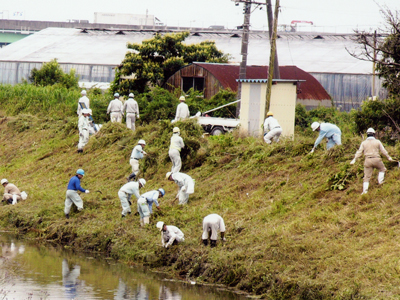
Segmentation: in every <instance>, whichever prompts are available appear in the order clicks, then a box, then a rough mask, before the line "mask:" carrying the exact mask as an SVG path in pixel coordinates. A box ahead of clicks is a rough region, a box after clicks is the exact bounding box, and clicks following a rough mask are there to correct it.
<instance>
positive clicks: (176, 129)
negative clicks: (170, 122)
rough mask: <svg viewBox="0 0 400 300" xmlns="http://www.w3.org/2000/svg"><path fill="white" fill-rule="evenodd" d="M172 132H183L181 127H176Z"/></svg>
mask: <svg viewBox="0 0 400 300" xmlns="http://www.w3.org/2000/svg"><path fill="white" fill-rule="evenodd" d="M172 132H173V133H176V132H181V130H180V129H179V127H174V129H172Z"/></svg>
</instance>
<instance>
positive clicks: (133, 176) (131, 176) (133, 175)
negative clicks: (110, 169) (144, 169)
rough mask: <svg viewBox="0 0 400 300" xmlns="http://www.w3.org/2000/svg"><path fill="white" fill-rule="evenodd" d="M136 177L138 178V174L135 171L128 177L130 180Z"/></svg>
mask: <svg viewBox="0 0 400 300" xmlns="http://www.w3.org/2000/svg"><path fill="white" fill-rule="evenodd" d="M135 179H136V174H135V173H132V174H131V175H129V177H128V182H129V181H131V180H135Z"/></svg>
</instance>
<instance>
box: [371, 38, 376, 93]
mask: <svg viewBox="0 0 400 300" xmlns="http://www.w3.org/2000/svg"><path fill="white" fill-rule="evenodd" d="M375 68H376V30H375V32H374V59H373V61H372V100H373V99H374V96H376V95H375Z"/></svg>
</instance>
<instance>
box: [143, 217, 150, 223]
mask: <svg viewBox="0 0 400 300" xmlns="http://www.w3.org/2000/svg"><path fill="white" fill-rule="evenodd" d="M143 224H144V225H146V224H150V217H144V218H143Z"/></svg>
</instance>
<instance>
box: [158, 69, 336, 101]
mask: <svg viewBox="0 0 400 300" xmlns="http://www.w3.org/2000/svg"><path fill="white" fill-rule="evenodd" d="M239 68H240V66H239V65H233V64H215V63H200V62H194V63H192V64H190V65H187V66H185V67H183V68H181V69H180V70H179V71H177V72H175V74H173V75H172V76H171V77H170V78H169V79H168V80H167V82H166V84H165V88H166V89H168V90H170V91H173V90H174V89H175V88H180V89H182V90H183V91H185V92H186V91H188V90H189V89H190V88H194V89H195V90H198V91H203V95H204V98H206V99H210V98H211V97H212V96H214V95H215V94H216V93H218V92H219V90H220V89H228V88H229V89H231V90H232V91H234V92H236V91H237V89H238V82H237V81H236V80H237V79H239ZM279 71H280V75H281V79H284V80H295V81H301V82H298V83H297V103H301V104H303V105H305V106H306V107H307V108H308V109H312V108H315V107H318V106H326V107H331V106H332V101H331V97H330V96H329V94H328V93H327V92H326V90H325V89H324V88H323V86H322V85H321V84H320V83H319V82H318V81H317V80H316V79H315V78H314V77H313V76H312V75H311V74H310V73H307V72H305V71H303V70H302V69H300V68H298V67H296V66H280V67H279ZM246 79H268V66H247V68H246Z"/></svg>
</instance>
